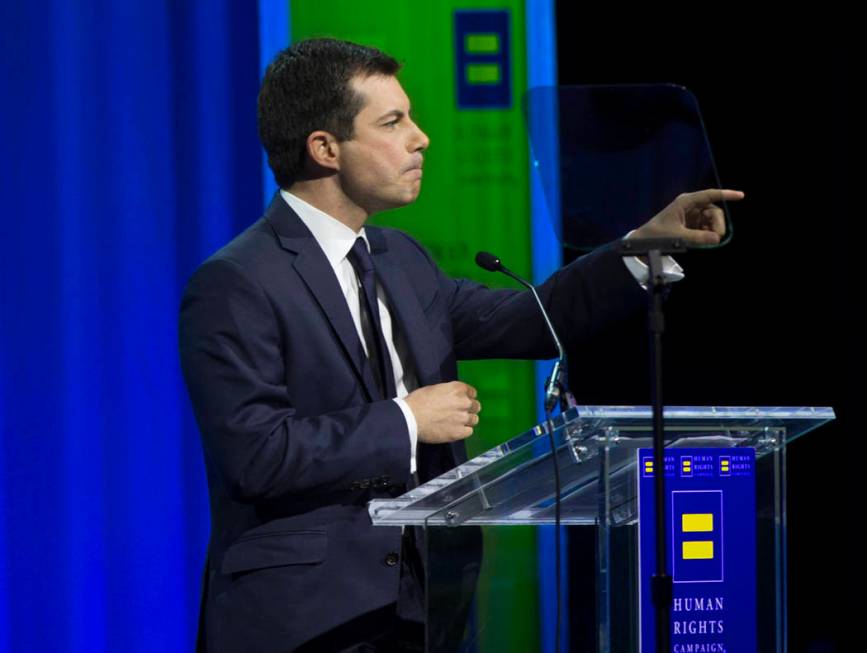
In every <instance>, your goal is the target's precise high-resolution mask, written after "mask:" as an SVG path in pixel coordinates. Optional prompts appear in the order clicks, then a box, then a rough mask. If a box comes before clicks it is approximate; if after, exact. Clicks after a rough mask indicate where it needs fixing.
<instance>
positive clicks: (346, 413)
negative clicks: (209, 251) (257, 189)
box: [180, 194, 643, 653]
mask: <svg viewBox="0 0 867 653" xmlns="http://www.w3.org/2000/svg"><path fill="white" fill-rule="evenodd" d="M366 231H367V236H368V240H369V242H370V247H371V255H372V257H373V260H374V265H375V266H376V271H377V275H378V278H379V281H380V283H381V285H382V288H383V289H384V290H385V292H386V294H387V296H388V304H389V308H390V310H391V313H392V316H393V320H394V322H395V324H396V328H397V329H398V330H399V331H400V333H401V334H402V335H403V337H404V338H405V339H406V343H407V345H408V349H409V355H410V356H411V358H412V360H411V361H410V362H409V364H410V365H411V368H412V369H414V371H415V373H416V376H417V379H418V382H419V385H420V386H424V385H429V384H434V383H440V382H445V381H451V380H454V379H456V378H457V364H456V361H457V360H458V359H479V358H523V359H536V358H550V357H552V356H554V355H556V351H555V349H554V347H553V345H552V343H551V339H550V336H549V335H548V333H547V331H546V329H545V325H544V322H543V320H542V318H541V317H540V315H539V312H538V308H537V307H536V306H535V302H534V300H533V298H532V296H531V295H530V294H529V293H526V292H521V291H515V290H505V289H501V290H491V289H488V288H486V287H484V286H482V285H480V284H477V283H474V282H471V281H466V280H453V279H450V278H449V277H447V276H446V275H445V274H443V273H442V271H440V270H439V269H438V268H437V266H436V264H435V263H434V262H433V261H432V260H431V258H430V256H429V255H428V254H427V253H426V252H425V251H424V249H422V248H421V247H420V246H419V245H418V243H416V242H415V241H414V240H413V239H411V238H410V237H409V236H407V235H406V234H404V233H402V232H400V231H397V230H393V229H381V228H376V227H367V229H366ZM538 290H539V293H540V295H541V297H542V301H543V302H544V303H545V304H546V307H547V308H548V309H549V310H550V311H551V312H552V317H553V321H554V323H555V326H556V328H557V329H558V330H559V333H560V334H561V337H563V338H565V339H571V338H575V337H576V335H578V334H581V335H582V336H583V335H588V334H590V333H592V332H593V331H594V330H597V329H599V328H602V327H604V325H605V324H606V323H608V322H609V321H611V320H613V319H616V318H617V317H619V316H620V315H622V314H624V313H627V312H630V311H631V310H633V309H634V308H635V307H637V306H639V305H640V303H641V299H642V298H643V293H642V291H641V290H640V288H639V286H638V284H637V283H636V282H635V280H634V279H633V278H632V277H631V275H630V274H629V272H628V271H627V270H626V268H625V266H624V265H623V263H622V261H621V260H620V258H619V256H618V255H617V254H616V252H615V251H614V250H613V248H612V247H607V248H602V249H600V250H597V251H595V252H593V253H591V254H589V255H587V256H585V257H582V258H581V259H579V260H578V261H576V262H575V263H573V264H571V265H569V266H567V267H565V268H563V269H562V270H560V271H558V272H557V273H556V274H554V275H553V276H552V277H551V278H550V279H548V280H547V281H546V282H545V283H544V284H542V285H541V286H540V287H539V289H538ZM180 351H181V361H182V366H183V371H184V376H185V379H186V382H187V386H188V389H189V393H190V396H191V399H192V403H193V408H194V411H195V414H196V418H197V421H198V424H199V427H200V430H201V433H202V440H203V447H204V455H205V463H206V469H207V477H208V484H209V491H210V507H211V540H210V543H209V548H208V562H207V568H206V572H205V583H204V590H203V600H202V615H201V625H200V627H201V629H200V644H204V642H206V650H208V651H227V652H228V651H231V652H232V653H237V652H238V651H247V650H249V651H258V652H265V651H290V650H293V649H294V648H296V647H297V646H298V645H300V644H301V643H303V642H305V641H308V640H310V639H312V638H314V637H316V636H318V635H321V634H322V633H324V632H326V631H329V630H331V629H333V628H335V627H337V626H339V625H341V624H344V623H346V622H348V621H350V620H352V619H353V618H356V617H359V616H360V615H363V614H365V613H367V612H370V611H373V610H375V609H377V608H380V607H383V606H387V605H389V604H392V603H394V602H395V601H396V599H397V593H398V580H399V571H400V565H395V564H394V556H393V555H390V554H394V553H396V552H399V551H400V538H401V533H400V529H398V528H384V527H373V526H372V525H371V522H370V519H369V517H368V513H367V502H368V501H369V500H370V499H372V498H375V497H388V496H397V495H399V494H401V493H403V491H404V490H405V487H406V484H407V482H408V480H409V476H410V472H409V460H410V440H409V434H408V432H407V426H406V422H405V420H404V416H403V414H402V412H401V410H400V408H399V407H398V406H397V404H396V403H395V402H394V401H393V400H391V399H383V398H381V397H379V396H378V394H377V392H378V391H377V388H376V385H375V383H374V381H373V377H372V376H371V372H370V369H369V367H368V363H367V359H366V357H365V356H364V352H363V349H362V347H361V343H360V341H359V339H358V336H357V332H356V329H355V326H354V324H353V322H352V317H351V316H350V313H349V309H348V307H347V305H346V300H345V299H344V296H343V294H342V292H341V290H340V287H339V285H338V282H337V279H336V277H335V275H334V272H333V270H332V268H331V266H330V265H329V263H328V260H327V259H326V257H325V255H324V253H323V252H322V250H321V249H320V247H319V245H318V244H317V242H316V241H315V239H314V238H313V236H312V235H311V233H310V232H309V230H308V229H307V228H306V227H305V226H304V224H303V223H302V221H301V220H300V218H298V216H297V215H296V214H295V213H294V212H293V211H292V210H291V209H290V208H289V206H288V205H287V204H286V203H285V201H284V200H283V199H282V198H281V197H280V196H279V194H278V195H276V196H275V198H274V200H273V201H272V203H271V205H270V207H269V208H268V209H267V211H266V212H265V215H264V216H263V217H262V218H261V219H260V220H258V221H257V222H256V223H255V224H253V225H252V226H251V227H250V228H248V229H247V230H246V231H244V232H243V233H242V234H240V235H239V236H238V237H237V238H235V239H234V240H233V241H232V242H230V243H229V244H228V245H226V246H225V247H224V248H222V249H221V250H220V251H218V252H217V253H216V254H214V255H213V256H212V257H210V258H209V259H208V260H207V261H205V263H203V264H202V266H201V267H200V268H199V269H198V270H197V271H196V272H195V274H194V275H193V277H192V278H191V279H190V281H189V284H188V286H187V288H186V291H185V294H184V298H183V302H182V306H181V315H180ZM465 459H466V452H465V448H464V444H463V443H462V442H460V443H455V444H444V445H427V444H423V443H420V444H419V447H418V452H417V460H418V473H419V477H420V479H421V481H422V482H424V481H426V480H429V479H431V478H433V477H435V476H437V475H439V474H441V473H443V472H445V471H447V470H448V469H450V468H451V467H453V466H455V465H456V464H459V463H460V462H462V461H464V460H465ZM389 563H390V564H389ZM202 648H205V646H202Z"/></svg>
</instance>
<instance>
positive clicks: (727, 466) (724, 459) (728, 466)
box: [719, 456, 732, 476]
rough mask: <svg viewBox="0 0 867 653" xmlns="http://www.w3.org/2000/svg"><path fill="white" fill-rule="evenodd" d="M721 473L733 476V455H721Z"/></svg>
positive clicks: (721, 474)
mask: <svg viewBox="0 0 867 653" xmlns="http://www.w3.org/2000/svg"><path fill="white" fill-rule="evenodd" d="M719 475H720V476H731V475H732V457H731V456H720V457H719Z"/></svg>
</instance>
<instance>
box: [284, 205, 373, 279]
mask: <svg viewBox="0 0 867 653" xmlns="http://www.w3.org/2000/svg"><path fill="white" fill-rule="evenodd" d="M280 197H282V198H283V200H284V201H285V202H286V203H287V204H288V205H289V206H290V207H291V208H292V210H293V211H295V213H297V214H298V217H299V218H301V222H303V223H304V226H306V227H307V228H308V229H309V230H310V233H312V234H313V237H314V238H315V239H316V242H317V243H319V247H321V248H322V251H323V252H324V253H325V258H327V259H328V262H329V263H330V264H331V267H332V268H333V269H334V270H337V268H338V266H339V265H340V264H341V263H342V262H343V260H344V259H345V258H346V255H347V254H349V250H351V249H352V246H353V245H354V244H355V239H356V238H358V237H359V236H361V237H362V238H364V242H365V243H366V244H367V249H368V251H370V242H369V241H368V240H367V234H365V233H364V227H362V228H361V231H359V232H358V233H355V232H354V231H353V230H352V229H350V228H349V227H347V226H346V225H345V224H343V223H342V222H340V220H338V219H337V218H333V217H331V216H330V215H328V214H327V213H325V211H320V210H319V209H317V208H316V207H315V206H313V205H312V204H309V203H307V202H305V201H304V200H302V199H301V198H300V197H298V196H297V195H293V194H292V193H290V192H289V191H287V190H283V189H282V188H281V189H280Z"/></svg>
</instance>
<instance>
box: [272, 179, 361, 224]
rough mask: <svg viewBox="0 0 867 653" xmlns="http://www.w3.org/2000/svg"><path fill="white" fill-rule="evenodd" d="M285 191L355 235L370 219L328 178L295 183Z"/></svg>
mask: <svg viewBox="0 0 867 653" xmlns="http://www.w3.org/2000/svg"><path fill="white" fill-rule="evenodd" d="M286 190H288V191H289V192H290V193H292V194H293V195H295V196H296V197H299V198H301V199H302V200H304V201H305V202H307V203H308V204H310V205H311V206H315V207H316V208H317V209H319V210H320V211H322V212H323V213H327V214H328V215H330V216H331V217H332V218H334V219H335V220H338V221H340V222H342V223H343V224H345V225H346V226H347V227H349V228H350V229H352V230H353V231H354V232H355V233H358V232H359V231H361V228H362V227H363V226H364V223H365V222H367V218H368V217H370V215H369V214H368V213H367V211H365V210H364V209H362V208H361V207H359V206H358V205H357V204H355V203H353V202H352V201H351V200H350V199H349V198H348V197H346V195H345V194H344V193H343V192H342V191H341V190H340V189H339V188H337V187H336V186H335V185H334V183H333V182H332V181H331V180H330V179H328V178H320V179H310V180H305V181H296V182H295V183H294V184H292V186H290V187H289V188H287V189H286Z"/></svg>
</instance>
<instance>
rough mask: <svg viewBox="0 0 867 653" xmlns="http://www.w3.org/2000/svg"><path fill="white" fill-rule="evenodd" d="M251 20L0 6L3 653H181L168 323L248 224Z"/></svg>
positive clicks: (194, 478)
mask: <svg viewBox="0 0 867 653" xmlns="http://www.w3.org/2000/svg"><path fill="white" fill-rule="evenodd" d="M258 79H259V44H258V25H257V5H256V3H255V2H233V1H231V0H209V1H208V2H199V3H197V2H147V1H145V0H126V1H123V2H121V1H119V0H118V1H115V2H109V1H106V2H96V1H92V2H86V3H84V2H72V1H69V0H48V1H45V2H3V3H2V6H0V84H2V87H0V651H39V652H40V653H47V652H52V651H87V652H88V653H96V652H100V651H112V652H117V651H123V652H124V653H132V652H135V651H159V652H160V653H167V652H168V651H190V650H192V648H193V641H194V637H195V626H196V624H195V620H196V613H197V609H198V593H199V583H200V578H201V567H202V564H203V562H204V555H205V547H206V540H207V534H208V507H207V488H206V481H205V477H204V466H203V464H202V453H201V447H200V443H199V437H198V432H197V429H196V426H195V424H194V421H193V418H192V415H191V412H190V408H189V402H188V399H187V396H186V390H185V388H184V387H183V382H182V379H181V375H180V369H179V363H178V355H177V327H176V322H177V309H178V305H179V301H180V296H181V292H182V289H183V285H184V283H185V281H186V279H187V277H188V276H189V274H190V273H191V272H192V271H193V269H194V268H195V267H196V265H197V264H198V263H199V262H201V261H202V260H203V259H204V258H205V257H206V256H207V255H209V254H210V253H212V252H213V251H214V250H215V249H217V248H218V247H219V246H220V245H222V244H223V243H225V242H226V241H228V240H229V239H230V238H231V236H233V235H234V234H235V233H237V232H239V231H240V230H241V229H243V228H244V227H245V226H246V225H248V224H249V223H251V222H252V221H253V220H255V219H256V218H257V217H258V216H259V215H260V213H261V210H262V193H261V189H262V167H261V158H260V156H261V155H260V148H259V145H258V140H257V137H256V105H255V98H256V92H257V87H258Z"/></svg>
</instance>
